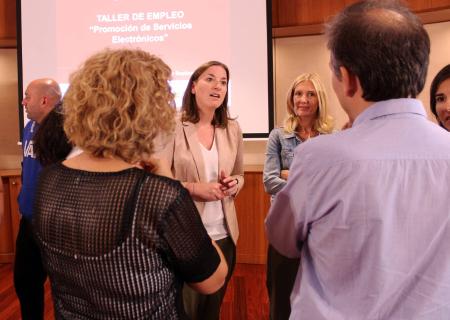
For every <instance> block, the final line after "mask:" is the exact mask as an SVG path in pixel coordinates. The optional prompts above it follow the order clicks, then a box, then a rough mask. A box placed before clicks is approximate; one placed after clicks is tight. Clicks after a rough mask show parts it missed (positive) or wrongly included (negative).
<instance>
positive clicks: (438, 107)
mask: <svg viewBox="0 0 450 320" xmlns="http://www.w3.org/2000/svg"><path fill="white" fill-rule="evenodd" d="M430 106H431V111H432V112H433V114H434V115H435V117H436V119H437V120H438V121H439V124H440V125H441V127H443V128H445V129H447V131H450V64H448V65H446V66H445V67H444V68H442V69H441V70H440V71H439V72H438V74H437V75H436V76H435V77H434V79H433V82H432V83H431V87H430Z"/></svg>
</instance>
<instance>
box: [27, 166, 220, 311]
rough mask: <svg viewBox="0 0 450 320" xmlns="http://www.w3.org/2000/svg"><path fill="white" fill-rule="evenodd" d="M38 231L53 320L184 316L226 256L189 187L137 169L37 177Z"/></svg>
mask: <svg viewBox="0 0 450 320" xmlns="http://www.w3.org/2000/svg"><path fill="white" fill-rule="evenodd" d="M35 206H36V207H35V220H34V224H35V230H36V236H37V239H38V242H39V243H40V245H41V249H42V255H43V261H44V264H45V267H46V269H47V271H48V273H49V276H50V280H51V286H52V293H53V301H54V307H55V316H56V319H182V318H184V316H185V315H184V311H183V307H182V299H181V287H182V284H183V282H184V281H185V282H199V281H202V280H205V279H206V278H208V277H209V276H210V275H212V274H213V273H214V271H215V270H216V268H217V267H218V265H219V262H220V258H219V256H218V254H217V252H216V251H215V248H214V247H213V246H212V244H211V240H210V238H209V236H208V234H207V233H206V230H205V229H204V227H203V224H202V221H201V219H200V216H199V214H198V211H197V209H196V207H195V205H194V203H193V202H192V200H191V198H190V196H189V194H188V192H187V191H186V189H184V188H183V187H182V185H181V184H180V183H179V182H178V181H175V180H171V179H169V178H165V177H161V176H157V175H153V174H150V173H146V172H144V171H143V170H140V169H136V168H133V169H127V170H123V171H119V172H107V173H106V172H88V171H82V170H76V169H70V168H67V167H65V166H64V165H62V164H56V165H52V166H50V167H48V168H46V169H44V170H43V171H42V173H41V177H40V181H39V185H38V191H37V196H36V204H35Z"/></svg>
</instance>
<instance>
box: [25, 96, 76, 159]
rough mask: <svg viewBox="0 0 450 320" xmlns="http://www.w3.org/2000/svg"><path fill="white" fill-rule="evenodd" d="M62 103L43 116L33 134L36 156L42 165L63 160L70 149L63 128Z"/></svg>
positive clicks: (70, 146)
mask: <svg viewBox="0 0 450 320" xmlns="http://www.w3.org/2000/svg"><path fill="white" fill-rule="evenodd" d="M63 122H64V117H63V114H62V103H61V102H59V103H58V104H57V105H56V106H55V107H54V108H53V110H52V111H50V112H49V113H48V114H47V116H46V117H45V118H44V120H43V121H42V123H41V124H40V126H39V129H38V130H37V131H36V135H35V136H34V148H35V152H36V158H37V159H38V160H39V162H40V163H41V165H42V166H43V167H45V166H48V165H50V164H52V163H56V162H59V161H63V160H64V159H66V157H67V155H68V154H69V153H70V151H71V150H72V145H71V144H70V142H69V140H68V139H67V136H66V133H65V132H64V128H63Z"/></svg>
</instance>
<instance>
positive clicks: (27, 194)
mask: <svg viewBox="0 0 450 320" xmlns="http://www.w3.org/2000/svg"><path fill="white" fill-rule="evenodd" d="M60 100H61V90H60V88H59V85H58V83H57V82H56V81H55V80H52V79H37V80H34V81H32V82H31V83H30V84H29V85H28V87H27V89H26V91H25V97H24V99H23V101H22V105H23V106H24V107H25V111H26V113H27V117H28V119H30V121H29V122H28V124H27V125H26V126H25V129H24V131H23V140H22V147H23V161H22V189H21V191H20V194H19V198H18V202H19V211H20V214H21V220H20V226H19V232H18V235H17V240H16V257H15V264H14V286H15V289H16V293H17V296H18V298H19V301H20V309H21V312H22V319H23V320H27V319H43V315H44V283H45V280H46V278H47V274H46V272H45V270H44V268H43V265H42V261H41V255H40V251H39V248H38V246H37V244H36V242H35V241H34V238H33V232H32V224H31V220H32V216H33V203H34V194H35V187H36V184H37V180H38V177H39V173H40V171H41V168H42V167H41V164H40V163H39V161H38V160H37V159H36V154H35V152H34V148H33V137H34V135H35V133H36V131H37V129H38V127H39V124H40V123H42V121H43V120H44V119H45V117H46V116H47V115H48V114H49V113H50V112H51V111H52V110H53V108H54V107H55V105H56V104H57V103H58V102H59V101H60Z"/></svg>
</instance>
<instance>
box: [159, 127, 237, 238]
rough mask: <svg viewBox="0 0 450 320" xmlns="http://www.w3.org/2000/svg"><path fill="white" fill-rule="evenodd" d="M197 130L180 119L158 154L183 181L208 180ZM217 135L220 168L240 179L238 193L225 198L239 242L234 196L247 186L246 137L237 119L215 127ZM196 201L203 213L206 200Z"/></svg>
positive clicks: (227, 214) (231, 229)
mask: <svg viewBox="0 0 450 320" xmlns="http://www.w3.org/2000/svg"><path fill="white" fill-rule="evenodd" d="M196 130H197V129H196V125H195V124H193V123H191V122H182V121H181V120H180V119H177V124H176V128H175V134H174V136H173V137H172V138H171V139H170V141H169V143H168V144H167V145H166V146H165V147H164V150H163V151H162V152H159V153H158V154H157V155H156V156H157V157H159V158H161V159H162V160H165V161H167V162H168V163H169V165H170V167H171V169H172V174H173V176H174V178H175V179H177V180H180V181H181V182H207V180H206V177H205V166H204V162H203V156H202V153H201V150H200V142H199V141H198V138H197V134H196ZM214 139H215V142H216V146H217V153H218V158H219V172H220V171H221V170H224V171H225V174H226V175H230V176H232V177H233V178H236V179H238V181H239V182H238V191H237V193H236V194H235V195H234V196H228V197H225V198H224V199H223V200H222V208H223V212H224V215H225V220H226V223H227V227H228V231H229V232H230V236H231V238H232V239H233V241H234V243H235V244H236V242H237V239H238V237H239V228H238V222H237V217H236V208H235V206H234V197H236V195H237V194H238V193H239V191H240V190H241V189H242V187H243V186H244V160H243V140H242V131H241V128H240V126H239V124H238V123H237V121H235V120H230V121H228V127H227V128H216V130H215V136H214ZM194 202H195V205H196V206H197V209H198V211H199V212H200V214H202V213H203V209H204V207H205V202H202V201H194Z"/></svg>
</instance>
